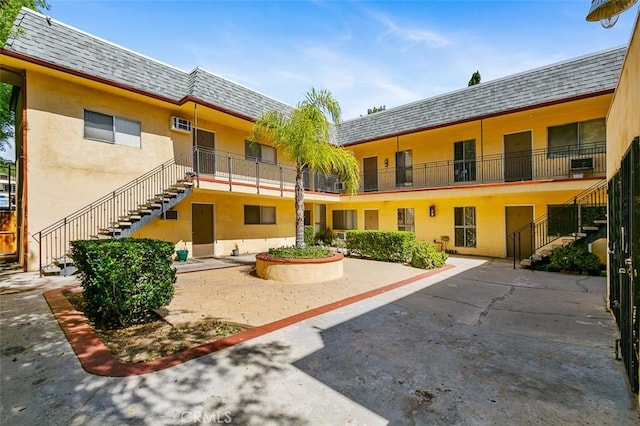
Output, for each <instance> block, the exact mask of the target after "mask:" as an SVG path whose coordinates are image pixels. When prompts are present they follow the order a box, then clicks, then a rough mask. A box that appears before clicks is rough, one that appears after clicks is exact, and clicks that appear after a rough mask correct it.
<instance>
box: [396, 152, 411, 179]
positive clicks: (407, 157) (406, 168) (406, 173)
mask: <svg viewBox="0 0 640 426" xmlns="http://www.w3.org/2000/svg"><path fill="white" fill-rule="evenodd" d="M412 184H413V152H412V151H411V150H407V151H400V152H396V186H410V185H412Z"/></svg>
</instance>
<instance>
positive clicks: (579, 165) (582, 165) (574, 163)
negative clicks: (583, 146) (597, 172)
mask: <svg viewBox="0 0 640 426" xmlns="http://www.w3.org/2000/svg"><path fill="white" fill-rule="evenodd" d="M590 169H593V157H588V158H572V159H571V160H569V170H590Z"/></svg>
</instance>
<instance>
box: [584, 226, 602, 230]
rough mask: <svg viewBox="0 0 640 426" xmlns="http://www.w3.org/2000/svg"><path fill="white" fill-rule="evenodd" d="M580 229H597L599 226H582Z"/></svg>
mask: <svg viewBox="0 0 640 426" xmlns="http://www.w3.org/2000/svg"><path fill="white" fill-rule="evenodd" d="M582 230H583V231H599V230H600V228H598V227H597V226H583V227H582Z"/></svg>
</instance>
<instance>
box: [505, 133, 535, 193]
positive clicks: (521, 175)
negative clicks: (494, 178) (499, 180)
mask: <svg viewBox="0 0 640 426" xmlns="http://www.w3.org/2000/svg"><path fill="white" fill-rule="evenodd" d="M531 179H532V170H531V132H530V131H527V132H520V133H512V134H510V135H504V180H505V182H518V181H522V180H531Z"/></svg>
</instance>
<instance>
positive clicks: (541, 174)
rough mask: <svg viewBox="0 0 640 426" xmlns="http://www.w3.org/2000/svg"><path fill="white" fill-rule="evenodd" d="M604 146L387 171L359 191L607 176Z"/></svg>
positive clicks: (366, 178) (370, 175) (370, 177)
mask: <svg viewBox="0 0 640 426" xmlns="http://www.w3.org/2000/svg"><path fill="white" fill-rule="evenodd" d="M605 173H606V146H605V144H604V143H598V144H593V145H589V146H584V147H581V148H580V149H573V150H571V149H568V148H567V149H565V150H562V151H558V150H557V149H556V150H553V151H551V150H547V149H541V150H535V151H526V152H517V153H509V154H498V155H490V156H483V157H479V158H476V159H475V160H465V161H453V160H449V161H438V162H432V163H423V164H416V165H414V166H412V167H404V168H399V169H393V168H389V169H387V168H385V169H383V170H377V171H373V172H367V173H363V174H361V175H360V188H359V191H358V192H361V193H369V192H381V191H384V192H387V191H402V190H407V189H426V188H443V187H457V186H467V185H478V184H490V183H503V182H520V181H530V180H539V179H570V178H576V177H583V176H585V175H588V176H604V174H605Z"/></svg>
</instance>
